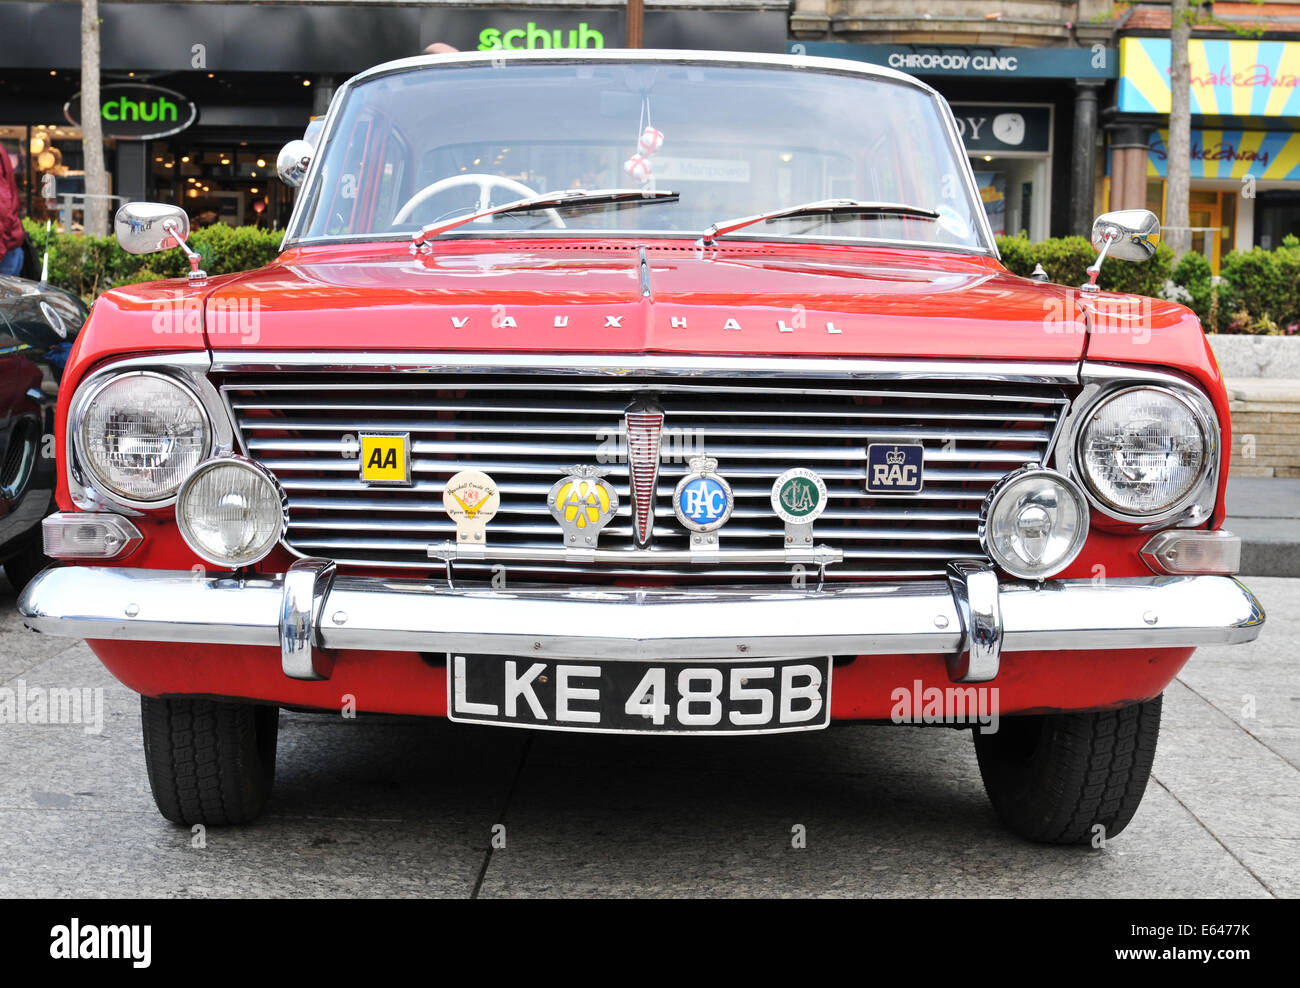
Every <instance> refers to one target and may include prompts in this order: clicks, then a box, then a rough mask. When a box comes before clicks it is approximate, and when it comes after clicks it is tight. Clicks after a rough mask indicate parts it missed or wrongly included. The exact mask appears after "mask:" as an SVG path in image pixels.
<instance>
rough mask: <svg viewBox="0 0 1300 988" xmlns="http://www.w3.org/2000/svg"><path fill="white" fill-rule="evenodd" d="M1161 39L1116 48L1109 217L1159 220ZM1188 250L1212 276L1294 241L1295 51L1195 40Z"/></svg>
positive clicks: (1164, 109) (1165, 71) (1297, 183)
mask: <svg viewBox="0 0 1300 988" xmlns="http://www.w3.org/2000/svg"><path fill="white" fill-rule="evenodd" d="M1169 52H1170V45H1169V41H1168V39H1165V38H1135V37H1130V38H1124V39H1122V40H1121V41H1120V82H1119V87H1118V90H1117V100H1116V108H1115V109H1116V113H1115V114H1114V115H1113V116H1112V117H1111V120H1110V125H1109V130H1110V132H1111V148H1110V154H1109V166H1108V169H1107V180H1108V196H1109V200H1110V205H1111V208H1114V209H1122V208H1129V207H1132V206H1146V207H1147V208H1148V209H1151V210H1152V211H1153V212H1155V213H1156V215H1157V216H1159V217H1161V220H1162V221H1163V220H1164V206H1165V193H1166V181H1165V179H1166V176H1167V175H1168V169H1169V152H1168V140H1169V130H1168V126H1169V116H1168V114H1169V106H1170V86H1169V77H1170V72H1169ZM1189 55H1190V59H1191V112H1192V135H1191V148H1190V158H1191V160H1190V172H1191V196H1190V216H1189V222H1188V226H1189V227H1190V232H1191V237H1192V249H1194V250H1196V251H1198V252H1201V253H1203V254H1204V255H1205V257H1206V258H1207V259H1208V260H1209V261H1210V264H1211V267H1212V268H1213V270H1214V271H1215V273H1217V272H1218V270H1219V264H1220V262H1221V260H1222V258H1223V255H1224V254H1226V253H1227V252H1228V251H1230V250H1233V249H1238V250H1248V249H1250V248H1251V247H1252V246H1260V247H1265V248H1271V247H1276V246H1277V245H1278V244H1280V243H1281V241H1282V239H1283V238H1284V237H1286V236H1287V235H1300V130H1297V129H1296V128H1297V125H1298V124H1300V42H1291V41H1257V40H1244V39H1231V40H1229V39H1201V38H1193V39H1192V40H1191V42H1190V44H1189Z"/></svg>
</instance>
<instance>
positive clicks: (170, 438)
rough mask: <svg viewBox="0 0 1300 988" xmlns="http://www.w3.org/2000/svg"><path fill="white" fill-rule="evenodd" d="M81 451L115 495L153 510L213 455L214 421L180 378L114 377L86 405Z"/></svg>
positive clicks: (80, 432) (140, 374) (132, 374)
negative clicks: (210, 431)
mask: <svg viewBox="0 0 1300 988" xmlns="http://www.w3.org/2000/svg"><path fill="white" fill-rule="evenodd" d="M76 436H77V448H78V451H79V452H80V454H81V459H82V461H83V462H84V464H85V466H86V468H87V469H88V470H89V471H90V473H91V475H92V476H93V477H94V479H95V481H96V482H97V483H98V484H99V485H100V486H101V487H103V488H104V489H105V490H107V491H108V492H109V493H110V494H114V495H117V496H118V497H120V498H122V499H124V500H126V501H128V502H131V503H133V504H143V505H146V506H147V505H148V504H150V503H151V502H156V501H163V500H166V499H167V498H169V497H171V496H172V495H173V494H175V493H176V490H177V488H179V487H180V485H181V481H183V480H184V479H185V478H186V477H187V476H189V473H190V471H191V470H193V469H194V467H195V466H197V465H198V463H199V461H201V460H202V459H203V457H204V456H206V455H207V452H208V417H207V414H206V413H205V412H204V410H203V405H202V404H201V403H200V401H199V399H198V396H197V395H195V394H194V392H193V391H191V390H190V389H189V388H187V387H185V386H184V385H183V384H180V383H179V382H178V381H176V380H175V379H174V378H171V377H168V376H167V375H165V374H156V373H153V372H150V371H132V372H129V373H126V374H121V375H119V376H117V377H114V378H110V379H109V380H108V382H107V383H106V384H103V385H101V386H100V387H99V388H97V389H96V390H95V391H94V393H93V394H91V395H90V397H89V398H88V400H87V401H86V403H85V404H84V405H83V406H82V411H81V422H80V427H79V429H78V430H77V433H76Z"/></svg>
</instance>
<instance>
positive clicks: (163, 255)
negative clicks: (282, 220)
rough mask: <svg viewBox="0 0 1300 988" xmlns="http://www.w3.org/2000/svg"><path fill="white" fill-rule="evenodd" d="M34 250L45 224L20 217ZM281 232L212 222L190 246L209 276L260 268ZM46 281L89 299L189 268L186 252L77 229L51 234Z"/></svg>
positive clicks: (179, 274) (42, 237)
mask: <svg viewBox="0 0 1300 988" xmlns="http://www.w3.org/2000/svg"><path fill="white" fill-rule="evenodd" d="M23 226H24V227H25V228H26V230H27V234H28V236H30V237H31V239H32V244H33V245H34V246H35V247H36V251H37V253H38V254H40V253H43V252H44V250H45V226H44V224H40V223H34V222H32V221H31V220H23ZM282 239H284V231H283V230H263V229H261V228H260V227H255V226H240V227H232V226H226V225H225V224H224V223H214V224H213V225H212V226H207V227H203V228H202V229H196V230H194V231H193V232H192V233H191V234H190V239H189V244H190V246H191V247H193V248H194V249H195V250H197V251H198V252H199V254H200V255H202V257H203V270H204V271H206V272H207V273H208V274H211V275H217V274H232V273H234V272H236V271H247V270H249V269H250V268H260V267H262V266H263V265H264V264H267V263H268V262H270V261H271V260H272V259H273V258H274V257H275V255H276V254H278V253H279V252H280V241H281V240H282ZM50 241H51V243H50V283H51V284H54V285H57V286H59V287H60V288H66V289H68V290H69V291H73V292H76V293H77V294H78V295H80V296H81V297H82V298H83V299H85V300H86V302H88V303H89V302H92V301H94V299H95V296H97V295H99V294H100V293H101V292H105V291H108V289H110V288H116V287H117V286H119V285H133V284H135V283H137V282H141V281H156V280H157V279H159V278H180V277H183V276H184V275H185V274H186V273H188V271H189V270H190V262H189V261H188V260H187V259H186V257H185V254H184V252H182V251H179V250H166V251H161V252H159V253H157V254H128V253H127V252H126V251H124V250H123V249H122V248H121V247H119V246H118V245H117V240H116V238H114V237H111V236H109V237H87V236H84V235H82V234H80V233H58V232H53V231H51V233H50Z"/></svg>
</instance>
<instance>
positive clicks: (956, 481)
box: [222, 373, 1069, 583]
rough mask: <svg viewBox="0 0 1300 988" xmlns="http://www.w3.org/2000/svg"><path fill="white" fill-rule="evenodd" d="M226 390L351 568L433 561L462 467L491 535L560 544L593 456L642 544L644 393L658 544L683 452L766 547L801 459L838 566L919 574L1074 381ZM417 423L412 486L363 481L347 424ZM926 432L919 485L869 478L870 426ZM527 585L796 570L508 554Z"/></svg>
mask: <svg viewBox="0 0 1300 988" xmlns="http://www.w3.org/2000/svg"><path fill="white" fill-rule="evenodd" d="M222 392H223V394H224V396H225V399H226V401H227V403H228V406H229V408H230V410H231V412H232V414H233V415H234V418H235V421H236V423H237V426H238V431H239V434H240V436H241V442H242V445H243V450H244V452H245V453H246V454H247V455H249V456H251V457H253V458H254V459H256V460H258V461H260V462H261V463H263V464H264V465H265V466H267V467H268V468H269V469H270V470H271V471H273V472H274V473H275V475H276V476H277V477H278V478H279V479H280V482H281V483H282V484H283V485H284V487H285V489H286V491H287V492H288V495H289V513H290V527H289V533H288V537H287V542H288V544H289V546H290V547H291V548H292V549H294V550H296V551H297V552H299V553H302V554H304V555H311V556H324V557H326V558H331V559H335V560H338V562H339V563H340V565H343V566H351V567H366V568H374V567H382V568H390V569H403V570H410V569H415V570H422V571H427V572H430V573H441V572H442V564H441V563H439V562H437V561H432V560H430V559H428V557H427V549H428V546H429V545H430V544H431V543H434V542H440V541H443V540H447V539H454V538H455V529H454V526H453V525H452V523H451V521H450V519H448V518H447V516H446V515H445V513H444V511H443V507H442V486H443V484H444V483H445V481H446V480H447V479H448V478H450V477H451V475H452V474H454V473H456V472H457V471H459V470H464V469H470V468H473V469H478V470H484V471H486V472H487V473H489V474H491V475H492V476H493V477H494V478H495V479H496V481H497V482H498V484H499V486H500V488H501V494H502V501H501V508H500V511H499V512H498V514H497V516H496V518H495V519H494V520H493V521H492V522H491V524H490V525H489V526H488V540H489V544H490V545H511V546H534V547H547V548H555V547H558V546H559V545H560V539H559V536H560V529H559V526H558V525H557V524H556V523H555V521H554V520H553V519H552V518H551V516H550V513H549V512H548V510H547V506H546V494H547V491H548V490H549V488H550V486H551V484H552V483H554V482H555V481H556V480H557V479H559V477H561V476H562V475H563V474H565V473H566V472H568V469H569V468H570V467H572V466H573V465H575V464H579V463H591V464H595V463H600V464H602V465H604V466H605V467H606V468H607V469H608V473H607V475H606V476H607V479H608V480H609V481H610V482H611V483H612V484H614V485H615V487H616V488H618V490H619V495H620V501H621V504H620V507H619V511H618V515H617V516H616V518H615V519H614V520H613V521H612V522H611V523H610V524H609V526H608V527H607V528H605V530H604V531H603V533H602V534H601V538H600V546H601V548H602V549H608V548H613V549H628V550H630V549H632V548H633V546H634V539H633V525H632V511H633V503H632V497H631V496H630V489H629V485H630V477H629V472H628V463H627V458H626V456H625V455H620V449H623V450H625V449H626V442H627V436H626V435H625V432H624V429H625V425H624V423H625V419H624V415H625V412H626V411H627V410H628V409H629V407H632V406H634V405H636V404H637V403H638V402H640V403H644V402H646V401H647V400H648V401H651V402H653V403H655V404H657V405H658V406H660V407H662V408H663V409H664V412H665V419H664V430H665V438H664V441H663V447H662V454H663V460H662V462H661V465H660V470H659V476H658V481H657V498H656V504H655V517H654V524H653V530H652V548H653V549H685V548H687V547H688V542H687V535H686V532H685V531H684V530H683V529H682V527H681V526H680V525H679V524H678V522H677V520H676V519H675V518H674V516H673V511H672V503H671V501H672V492H673V489H674V487H675V486H676V484H677V482H678V480H679V479H680V478H681V477H682V476H683V475H684V474H685V473H686V472H687V471H688V467H687V466H686V464H685V462H684V461H685V458H686V455H688V454H689V453H691V452H695V453H698V452H705V453H707V454H708V455H710V456H713V457H716V458H717V459H718V461H719V468H718V470H719V473H721V474H722V475H723V476H725V477H726V478H727V479H728V480H729V481H730V482H731V486H732V488H733V490H734V492H735V494H736V508H735V510H734V512H733V514H732V517H731V521H730V522H729V523H728V525H727V526H726V527H725V528H724V529H723V531H722V545H723V546H724V547H726V548H751V549H773V548H779V547H780V546H781V545H782V544H783V539H784V529H783V526H782V523H781V522H780V520H779V519H777V518H776V517H775V515H774V514H773V513H772V509H771V506H770V503H769V500H768V498H769V494H770V490H771V485H772V481H773V480H774V479H775V478H776V477H777V476H778V475H779V474H780V473H782V472H783V471H784V470H786V469H788V468H790V467H793V466H804V467H809V468H811V469H813V470H816V471H817V472H818V473H819V474H821V476H822V477H823V478H824V479H825V481H826V484H827V487H828V492H829V498H828V502H827V503H828V508H827V510H826V512H825V514H824V515H823V516H822V517H821V518H820V519H819V520H818V522H817V523H816V530H815V531H816V541H817V542H818V543H824V544H827V545H831V546H834V547H837V548H840V549H842V550H843V552H844V561H843V562H842V563H838V564H836V565H834V566H832V567H830V569H829V570H828V571H827V574H826V575H827V578H828V579H831V580H836V579H870V578H885V577H889V578H905V577H926V576H934V575H936V574H939V573H942V572H943V568H944V564H945V563H946V562H947V560H949V559H952V558H955V557H980V556H981V552H980V547H979V543H978V539H977V534H976V529H977V525H978V516H979V505H980V502H981V501H982V500H983V498H984V496H985V494H986V493H987V492H988V490H989V488H990V487H991V486H992V484H993V483H994V482H995V481H996V480H997V479H998V478H1000V477H1002V476H1003V475H1004V474H1006V473H1007V472H1009V471H1011V470H1014V469H1016V468H1018V467H1020V466H1022V465H1024V464H1025V463H1029V462H1032V461H1040V462H1041V461H1043V460H1044V459H1045V454H1046V452H1047V450H1048V449H1049V447H1050V445H1051V443H1052V441H1053V438H1054V435H1055V432H1056V429H1057V426H1058V424H1059V420H1060V416H1061V412H1062V410H1063V408H1064V406H1065V405H1066V404H1067V403H1068V400H1069V397H1068V395H1067V393H1066V392H1065V390H1064V389H1063V387H1061V386H1059V385H1055V384H1026V383H1001V382H991V381H987V380H980V379H969V380H965V379H961V380H911V379H909V380H902V381H896V380H879V381H874V380H866V381H864V380H853V381H845V380H822V379H776V378H771V377H764V378H761V379H760V378H755V379H753V380H746V379H744V378H739V379H738V378H736V377H734V376H719V377H716V378H713V377H709V376H707V375H703V376H692V377H689V378H681V377H672V378H669V377H656V376H650V375H647V376H644V377H634V378H633V377H625V376H619V377H616V378H608V377H596V376H580V375H573V376H566V377H538V376H527V375H486V374H445V375H434V374H421V375H418V376H416V375H410V376H408V375H398V374H368V373H347V374H329V375H325V374H303V375H300V376H286V375H284V374H277V375H276V376H274V377H271V376H270V375H266V376H241V377H239V378H236V379H231V380H229V381H227V382H225V383H224V384H223V386H222ZM371 431H374V432H409V433H410V436H411V443H412V454H411V461H412V479H413V486H412V487H410V488H380V487H367V486H365V485H364V484H362V483H361V482H360V480H359V477H358V469H359V467H358V460H357V447H356V442H355V437H356V436H357V435H358V434H359V433H361V432H371ZM893 441H900V442H902V441H919V442H922V443H923V444H924V445H925V450H926V453H925V489H924V491H922V492H921V493H919V494H908V495H879V494H868V493H867V492H866V490H865V477H866V467H865V459H866V457H865V450H866V446H867V444H868V443H871V442H893ZM509 574H510V575H511V576H513V577H515V578H517V579H520V580H526V581H528V582H554V581H560V580H563V581H575V582H576V581H580V580H582V579H585V578H592V579H595V578H597V577H600V576H603V577H615V578H619V579H621V580H625V581H628V582H636V581H637V580H638V579H645V580H647V581H653V580H656V579H662V578H665V577H668V578H671V579H672V580H673V582H700V583H725V582H731V581H735V580H741V579H743V580H747V581H750V582H754V581H756V580H765V579H771V580H781V581H788V580H789V579H790V568H789V567H788V566H786V565H782V564H771V565H761V564H760V565H755V564H743V565H741V564H719V565H713V566H707V567H706V566H696V565H682V564H677V565H673V566H662V565H653V564H646V563H644V562H642V561H639V560H631V561H629V562H628V563H609V562H605V561H601V562H599V563H585V564H576V563H575V564H555V563H519V562H511V563H510V565H509ZM455 575H456V577H457V578H458V579H461V578H464V579H469V580H478V579H486V578H488V577H490V576H491V575H492V569H491V563H490V562H488V563H470V562H457V563H456V564H455Z"/></svg>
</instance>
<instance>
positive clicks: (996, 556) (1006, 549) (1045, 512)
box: [980, 467, 1088, 580]
mask: <svg viewBox="0 0 1300 988" xmlns="http://www.w3.org/2000/svg"><path fill="white" fill-rule="evenodd" d="M1087 537H1088V502H1087V500H1086V499H1085V498H1084V496H1083V492H1082V491H1080V490H1079V488H1078V487H1076V486H1075V485H1074V484H1072V483H1071V482H1070V481H1069V480H1067V479H1066V478H1065V477H1063V476H1062V475H1061V474H1059V473H1057V472H1056V471H1055V470H1043V469H1040V468H1038V467H1025V468H1024V469H1023V470H1017V471H1016V472H1015V473H1011V474H1008V475H1007V476H1006V477H1004V478H1003V479H1002V480H1000V481H999V482H998V484H997V486H995V487H994V488H993V490H992V491H990V492H989V496H988V497H987V498H986V499H985V501H984V506H983V508H982V510H981V511H980V542H981V543H982V544H983V546H984V551H985V552H986V553H988V555H989V558H991V559H992V560H993V562H995V563H996V564H997V565H998V566H1000V567H1001V568H1002V569H1004V570H1005V571H1006V572H1008V573H1010V574H1011V575H1012V576H1018V577H1020V578H1021V579H1025V580H1043V579H1046V578H1047V577H1049V576H1051V575H1052V574H1053V573H1059V572H1060V571H1061V570H1063V569H1065V567H1067V566H1069V565H1070V563H1072V562H1074V558H1075V557H1076V556H1077V555H1078V554H1079V550H1080V549H1082V548H1083V543H1084V540H1085V539H1086V538H1087Z"/></svg>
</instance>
